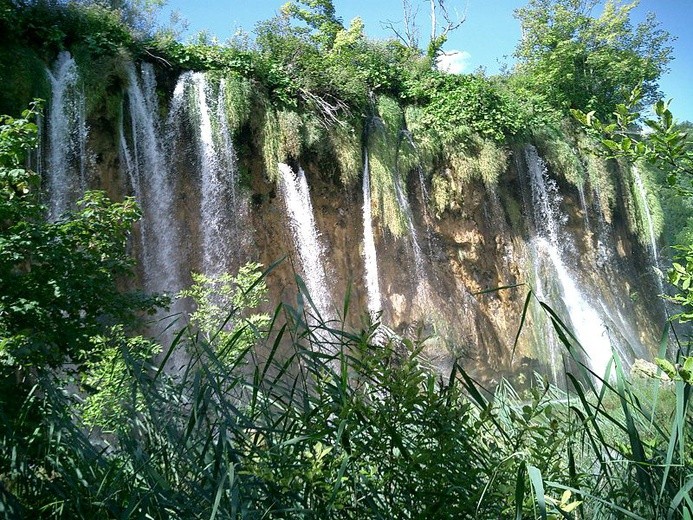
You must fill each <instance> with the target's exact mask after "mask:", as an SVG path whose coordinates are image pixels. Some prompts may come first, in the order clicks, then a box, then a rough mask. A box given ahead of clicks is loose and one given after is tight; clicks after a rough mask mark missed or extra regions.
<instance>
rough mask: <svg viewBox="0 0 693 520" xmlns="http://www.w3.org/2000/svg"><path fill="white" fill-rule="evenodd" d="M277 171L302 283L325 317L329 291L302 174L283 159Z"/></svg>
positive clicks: (326, 316) (308, 195)
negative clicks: (300, 269)
mask: <svg viewBox="0 0 693 520" xmlns="http://www.w3.org/2000/svg"><path fill="white" fill-rule="evenodd" d="M279 173H280V175H281V177H280V187H281V192H282V194H283V195H284V201H285V203H286V210H287V213H288V215H289V224H290V226H291V231H292V232H293V235H294V241H295V244H296V249H297V251H298V256H299V258H300V260H301V266H302V267H303V275H304V281H305V284H306V287H307V289H308V292H309V293H310V297H311V299H312V300H313V303H315V306H316V307H317V309H318V311H319V312H320V314H321V315H322V316H323V318H329V316H330V314H331V308H330V291H329V289H328V286H327V277H326V276H325V269H324V267H323V261H322V257H323V248H322V245H321V244H320V237H319V236H318V230H317V226H316V225H315V217H314V215H313V204H312V203H311V201H310V192H309V190H308V182H307V180H306V175H305V173H304V172H303V170H302V169H301V168H299V169H298V173H294V172H293V170H292V169H291V167H290V166H289V165H287V164H283V163H280V164H279Z"/></svg>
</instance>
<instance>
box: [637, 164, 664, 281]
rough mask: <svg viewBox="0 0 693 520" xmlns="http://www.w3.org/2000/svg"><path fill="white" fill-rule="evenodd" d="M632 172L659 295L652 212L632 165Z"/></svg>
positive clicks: (643, 188) (638, 172) (638, 171)
mask: <svg viewBox="0 0 693 520" xmlns="http://www.w3.org/2000/svg"><path fill="white" fill-rule="evenodd" d="M631 171H632V172H633V180H634V181H635V187H636V189H637V191H638V198H639V199H640V202H641V204H642V206H641V209H642V213H643V216H644V217H645V222H646V223H647V235H648V238H649V240H650V253H652V262H653V265H654V267H655V269H656V270H657V272H656V276H655V278H656V280H657V288H658V289H659V292H660V294H661V293H663V292H664V284H663V283H662V278H661V274H660V273H661V271H660V268H659V255H658V253H657V233H656V232H655V226H654V220H653V219H652V211H651V210H650V204H649V202H648V201H647V190H646V189H645V183H644V182H643V180H642V176H641V175H640V169H639V168H638V167H637V165H633V168H632V169H631Z"/></svg>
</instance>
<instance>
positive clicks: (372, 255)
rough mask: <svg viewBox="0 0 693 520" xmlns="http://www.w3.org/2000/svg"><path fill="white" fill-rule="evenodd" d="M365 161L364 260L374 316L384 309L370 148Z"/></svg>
mask: <svg viewBox="0 0 693 520" xmlns="http://www.w3.org/2000/svg"><path fill="white" fill-rule="evenodd" d="M364 155H365V158H364V161H363V260H364V266H365V276H366V293H367V294H368V312H370V314H371V316H372V317H374V316H375V315H376V314H377V313H378V312H380V311H381V310H382V304H381V301H382V300H381V297H380V284H379V282H378V258H377V256H376V249H375V238H374V236H373V215H372V208H371V179H370V171H369V168H368V150H366V153H365V154H364Z"/></svg>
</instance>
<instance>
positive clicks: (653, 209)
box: [630, 164, 664, 247]
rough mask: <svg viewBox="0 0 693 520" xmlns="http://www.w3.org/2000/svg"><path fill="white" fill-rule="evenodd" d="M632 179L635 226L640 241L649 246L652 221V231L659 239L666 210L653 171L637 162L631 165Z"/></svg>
mask: <svg viewBox="0 0 693 520" xmlns="http://www.w3.org/2000/svg"><path fill="white" fill-rule="evenodd" d="M636 168H637V175H638V176H639V177H640V181H641V182H642V190H641V189H640V187H639V186H638V182H637V180H636V171H635V169H636ZM630 179H631V190H632V197H633V208H634V215H633V218H634V220H635V221H636V225H635V228H636V229H637V233H638V238H639V240H640V243H641V244H642V245H643V246H646V247H647V246H649V245H650V232H651V231H650V221H651V222H652V232H654V236H655V239H657V240H658V239H659V238H660V237H661V236H662V232H663V230H664V212H663V211H662V205H661V204H660V202H659V197H658V196H657V190H656V182H655V179H654V177H653V172H651V171H650V170H649V169H648V168H646V167H645V166H644V165H643V164H637V165H634V166H632V167H631V170H630ZM648 213H649V218H648Z"/></svg>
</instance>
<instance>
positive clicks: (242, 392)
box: [0, 283, 693, 519]
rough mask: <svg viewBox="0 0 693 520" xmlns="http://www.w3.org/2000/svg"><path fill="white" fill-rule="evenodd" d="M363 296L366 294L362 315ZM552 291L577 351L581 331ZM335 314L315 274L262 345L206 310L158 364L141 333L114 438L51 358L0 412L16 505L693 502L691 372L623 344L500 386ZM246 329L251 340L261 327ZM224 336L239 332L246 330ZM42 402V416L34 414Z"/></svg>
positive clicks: (645, 513)
mask: <svg viewBox="0 0 693 520" xmlns="http://www.w3.org/2000/svg"><path fill="white" fill-rule="evenodd" d="M299 286H301V287H302V284H300V283H299ZM348 307H349V301H348V299H347V301H346V302H345V305H344V315H346V313H347V312H348ZM543 308H544V309H545V310H546V312H547V313H548V315H549V317H550V319H551V320H552V322H553V324H554V326H555V327H556V330H557V332H558V335H559V336H560V337H561V338H562V339H563V341H564V343H565V346H566V348H567V350H568V352H572V351H574V350H575V349H579V346H578V345H577V344H576V341H575V339H574V337H573V336H572V335H571V334H570V331H569V330H568V329H567V328H566V327H565V326H564V325H563V323H562V322H561V321H560V319H559V317H558V316H556V315H555V313H553V311H551V310H550V309H548V307H546V306H544V307H543ZM317 314H318V313H317V311H316V310H315V309H314V307H313V306H312V304H311V300H310V297H309V296H308V295H307V294H305V293H304V291H301V292H300V293H299V294H298V298H297V302H296V304H295V305H280V306H278V307H277V308H276V311H275V312H274V314H273V317H272V320H271V324H270V327H269V333H265V332H261V331H259V330H256V329H254V328H253V327H252V324H251V323H248V324H247V327H248V328H249V330H250V332H252V333H253V334H254V335H255V337H256V341H255V344H254V345H250V346H247V347H244V349H243V351H242V352H240V353H239V355H236V356H233V357H231V358H228V357H224V356H223V351H220V350H219V345H218V344H217V343H216V341H217V339H216V338H217V336H215V334H204V335H202V334H198V332H197V331H196V330H195V329H193V328H192V327H191V326H186V327H185V328H183V329H182V330H181V331H180V332H179V333H178V334H177V336H176V338H175V339H174V341H173V342H172V344H171V345H170V346H169V348H168V349H167V353H166V355H164V359H163V360H162V362H161V363H160V364H158V365H154V364H152V363H151V362H147V361H143V360H142V359H139V358H135V357H132V356H130V355H129V354H128V351H127V349H124V350H123V359H124V360H125V364H126V366H127V370H128V373H129V378H128V379H127V389H128V391H129V392H124V393H121V396H127V395H130V396H131V399H130V401H129V402H128V400H127V399H125V400H124V401H125V402H124V404H125V406H124V407H123V412H124V413H122V415H120V421H121V427H120V428H119V430H118V433H117V434H114V435H110V436H109V435H103V434H99V433H98V432H87V431H86V430H85V429H84V428H83V427H82V426H81V422H80V418H79V416H78V415H77V413H78V407H76V406H75V405H74V398H73V396H70V395H69V394H68V392H67V391H66V390H65V389H64V388H65V386H64V385H61V384H59V382H58V381H57V380H56V378H55V377H54V376H52V375H51V374H49V373H43V372H37V373H36V386H35V388H34V390H33V391H32V393H31V394H30V395H29V397H28V398H27V400H26V402H25V404H24V407H23V408H22V410H21V411H20V413H19V414H17V415H16V419H14V420H13V421H14V422H12V423H11V424H9V423H5V422H4V423H3V425H4V426H3V427H2V429H1V430H0V432H1V435H0V444H1V446H0V473H1V474H0V481H1V482H3V484H4V488H5V489H4V490H3V489H0V497H1V498H2V500H3V505H4V507H5V511H7V510H8V509H13V510H15V511H18V512H17V513H16V514H15V516H14V517H27V518H43V517H46V518H47V517H51V518H52V517H56V518H316V519H318V518H320V519H323V518H328V519H329V518H340V519H341V518H354V519H363V518H387V519H389V518H480V519H484V518H488V519H498V518H576V519H577V518H584V519H592V518H637V519H640V518H642V519H651V518H676V519H679V518H681V519H684V518H685V519H687V518H691V513H692V512H693V503H691V499H690V491H691V489H692V488H693V460H691V457H692V455H691V450H690V442H691V440H692V438H691V432H692V431H693V428H692V426H693V424H692V423H691V421H692V418H691V412H690V392H691V389H690V385H687V384H685V383H684V382H683V381H677V382H675V383H673V384H672V385H670V386H666V385H663V384H660V382H659V381H656V380H653V381H650V382H648V383H647V384H644V385H643V384H638V383H636V382H634V381H630V379H629V378H628V377H626V374H624V372H623V367H622V366H621V364H620V362H618V361H616V362H615V363H614V376H613V379H609V380H605V379H604V378H599V377H598V376H597V375H595V374H591V373H589V370H588V369H587V368H586V367H585V366H583V365H579V364H578V365H577V366H578V367H579V371H578V372H577V373H576V374H568V375H567V380H568V383H569V386H568V388H567V389H565V390H560V389H558V388H556V387H553V386H551V385H549V384H548V383H547V382H546V381H545V380H544V379H542V378H541V377H539V376H537V378H536V380H535V381H533V384H532V385H531V386H530V389H529V390H528V391H526V392H524V393H522V394H520V393H518V392H516V391H515V390H514V389H513V388H512V386H511V385H510V384H509V383H507V382H501V383H500V385H499V386H498V387H497V388H495V389H484V388H483V387H482V386H481V385H480V384H478V383H477V382H475V381H474V380H472V378H471V377H470V376H469V375H468V374H467V373H466V372H465V371H464V370H463V369H462V368H461V367H460V366H455V368H454V369H453V371H452V373H451V374H449V376H448V377H445V378H441V376H440V375H439V374H436V373H434V372H433V371H431V370H430V369H429V368H427V366H426V364H425V363H424V361H423V359H422V357H421V354H420V348H419V346H418V344H417V343H416V342H413V343H412V342H409V341H406V340H398V339H397V338H392V339H391V340H390V341H389V342H387V343H385V344H383V342H382V341H375V339H374V338H375V336H376V332H377V330H378V327H379V324H378V323H377V322H376V323H369V324H368V325H367V326H366V327H364V328H363V330H356V331H350V330H349V329H348V328H347V327H346V326H345V324H344V322H343V321H340V320H336V321H333V322H326V321H325V320H323V319H321V318H320V317H319V316H318V315H317ZM235 318H236V317H235V316H234V315H233V314H231V315H230V316H228V319H227V320H224V322H226V321H228V320H232V319H235ZM223 325H224V323H221V324H220V325H219V334H221V333H222V332H223V331H224V327H223ZM247 332H248V330H247V329H246V330H245V331H243V330H242V328H241V329H239V330H238V332H237V334H238V335H237V336H236V338H237V340H238V341H241V337H243V341H244V342H245V343H244V344H247V338H248V336H247V334H246V333H247ZM326 344H329V348H324V347H325V345H326ZM223 348H234V337H231V338H229V337H225V338H224V341H223ZM180 349H185V351H186V352H187V353H188V356H189V362H188V363H187V364H186V366H185V368H184V369H183V370H182V371H181V372H179V373H173V374H171V373H167V372H166V371H165V370H164V369H163V367H164V365H165V363H166V359H167V357H168V356H169V355H173V354H174V353H175V352H176V351H178V350H180ZM326 352H329V353H330V354H327V353H326ZM260 353H264V354H262V356H261V355H260ZM229 359H231V361H229ZM644 392H646V394H647V398H646V394H645V393H644ZM654 394H657V396H658V397H657V398H656V399H653V398H652V396H653V395H654ZM32 417H33V418H36V417H40V418H42V419H41V421H40V422H39V424H38V426H37V427H31V428H29V427H28V426H29V425H30V424H33V423H32V421H31V418H32ZM4 418H5V419H8V417H4ZM4 514H5V516H6V517H10V518H11V517H13V516H12V513H7V512H5V513H4Z"/></svg>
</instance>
